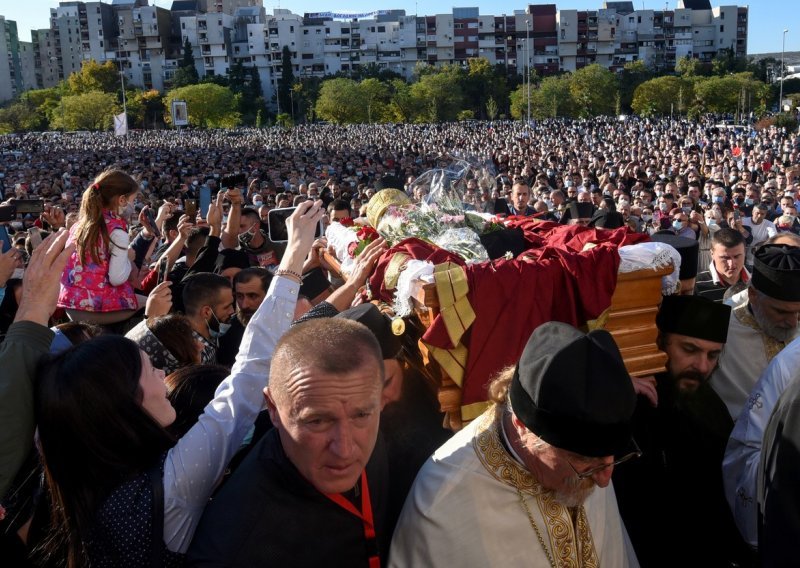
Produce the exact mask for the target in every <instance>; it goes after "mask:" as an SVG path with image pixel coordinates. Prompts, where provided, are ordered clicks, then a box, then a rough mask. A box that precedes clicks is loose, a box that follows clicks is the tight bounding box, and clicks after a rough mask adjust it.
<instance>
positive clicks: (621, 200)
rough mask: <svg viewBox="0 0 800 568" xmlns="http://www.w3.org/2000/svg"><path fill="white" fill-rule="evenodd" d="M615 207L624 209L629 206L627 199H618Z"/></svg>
mask: <svg viewBox="0 0 800 568" xmlns="http://www.w3.org/2000/svg"><path fill="white" fill-rule="evenodd" d="M617 205H619V206H620V207H625V206H626V205H629V203H628V200H627V199H620V200H619V203H618V204H617Z"/></svg>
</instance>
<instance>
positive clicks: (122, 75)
mask: <svg viewBox="0 0 800 568" xmlns="http://www.w3.org/2000/svg"><path fill="white" fill-rule="evenodd" d="M119 80H120V83H121V85H122V114H123V116H125V137H126V138H127V137H128V99H127V97H126V96H125V71H123V69H122V60H119Z"/></svg>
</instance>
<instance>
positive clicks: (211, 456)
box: [164, 276, 300, 552]
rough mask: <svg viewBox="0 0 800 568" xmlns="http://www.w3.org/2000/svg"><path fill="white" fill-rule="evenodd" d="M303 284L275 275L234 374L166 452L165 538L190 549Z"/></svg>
mask: <svg viewBox="0 0 800 568" xmlns="http://www.w3.org/2000/svg"><path fill="white" fill-rule="evenodd" d="M299 289H300V285H299V284H298V283H296V282H294V281H293V280H291V279H289V278H285V277H281V276H278V277H275V278H273V279H272V283H271V284H270V287H269V290H268V291H267V295H266V297H265V298H264V301H263V302H261V306H260V307H259V308H258V310H256V313H255V314H254V315H253V317H252V319H251V320H250V323H249V324H248V326H247V327H246V328H245V331H244V336H243V337H242V343H241V346H240V347H239V354H238V355H237V356H236V363H234V365H233V369H231V374H230V376H228V378H226V379H225V380H224V381H222V384H220V385H219V387H218V388H217V392H216V394H215V396H214V400H212V401H211V402H210V403H208V406H206V408H205V411H204V413H203V414H202V415H200V419H199V420H198V422H197V424H195V425H194V426H192V429H191V430H189V431H188V432H187V433H186V435H185V436H183V437H182V438H181V439H180V440H178V443H177V444H176V445H175V446H174V447H173V448H172V449H171V450H170V451H169V452H168V453H167V460H166V462H165V463H164V542H165V543H166V544H167V548H168V549H169V550H171V551H173V552H186V550H187V549H188V548H189V543H191V541H192V536H193V535H194V531H195V529H196V528H197V523H198V522H199V521H200V516H201V515H202V514H203V510H204V509H205V506H206V503H208V498H209V497H210V496H211V492H212V491H213V489H214V488H215V487H216V484H217V482H218V481H219V479H220V478H221V477H222V474H223V473H224V471H225V468H226V467H227V466H228V462H229V461H230V460H231V458H232V457H233V454H234V453H236V451H237V450H238V449H239V447H240V446H241V444H242V441H243V440H244V437H245V435H246V434H247V433H248V431H249V430H250V428H251V426H252V425H253V423H254V421H255V419H256V416H257V415H258V413H259V412H260V411H261V409H262V406H263V404H264V394H263V389H264V387H266V386H267V385H268V384H269V367H270V363H271V362H272V355H273V352H274V350H275V346H276V345H277V343H278V339H280V337H281V336H282V335H283V334H284V333H286V331H288V329H289V327H290V326H291V323H292V319H293V316H294V307H295V304H296V303H297V293H298V291H299Z"/></svg>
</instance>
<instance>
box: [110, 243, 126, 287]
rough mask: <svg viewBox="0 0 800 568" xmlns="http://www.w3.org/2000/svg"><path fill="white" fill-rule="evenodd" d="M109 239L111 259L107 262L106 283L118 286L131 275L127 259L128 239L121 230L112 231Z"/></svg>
mask: <svg viewBox="0 0 800 568" xmlns="http://www.w3.org/2000/svg"><path fill="white" fill-rule="evenodd" d="M109 239H110V240H111V246H109V247H108V248H109V249H110V252H111V259H110V260H109V261H108V281H109V282H110V283H111V285H112V286H119V285H121V284H124V283H125V282H126V281H127V280H128V276H130V274H131V261H130V259H129V258H128V245H129V244H130V238H128V233H126V232H125V231H123V230H122V229H114V230H113V231H111V235H109Z"/></svg>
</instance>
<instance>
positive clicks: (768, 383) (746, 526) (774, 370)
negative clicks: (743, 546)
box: [722, 339, 800, 546]
mask: <svg viewBox="0 0 800 568" xmlns="http://www.w3.org/2000/svg"><path fill="white" fill-rule="evenodd" d="M798 376H800V339H795V340H794V341H792V342H791V343H790V344H789V345H787V346H786V347H785V348H784V349H783V351H781V352H780V353H779V354H778V355H777V356H776V357H775V358H774V359H773V360H772V362H771V363H770V364H769V366H768V367H767V370H766V371H765V372H764V374H763V375H761V378H760V379H758V382H757V383H756V386H755V388H754V389H753V392H752V393H751V394H750V398H749V399H748V401H747V405H745V407H744V409H743V410H742V413H741V414H740V415H739V420H737V421H736V426H735V427H734V428H733V432H731V437H730V440H728V447H727V448H725V458H724V459H723V460H722V479H723V482H724V484H725V498H726V499H727V500H728V504H729V505H730V507H731V510H732V511H733V517H734V520H735V521H736V526H737V527H738V528H739V532H741V533H742V536H744V538H745V540H746V541H747V542H748V544H750V545H751V546H758V503H757V502H756V497H757V482H758V466H759V463H760V461H761V447H762V442H763V438H764V430H765V429H766V427H767V423H768V422H769V418H770V416H772V411H773V410H774V409H775V405H776V404H777V403H778V399H779V398H780V396H781V393H783V391H784V390H786V388H787V387H788V386H789V384H791V383H792V381H794V380H795V379H796V378H797V377H798Z"/></svg>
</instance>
